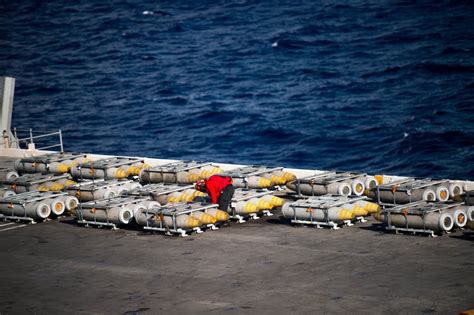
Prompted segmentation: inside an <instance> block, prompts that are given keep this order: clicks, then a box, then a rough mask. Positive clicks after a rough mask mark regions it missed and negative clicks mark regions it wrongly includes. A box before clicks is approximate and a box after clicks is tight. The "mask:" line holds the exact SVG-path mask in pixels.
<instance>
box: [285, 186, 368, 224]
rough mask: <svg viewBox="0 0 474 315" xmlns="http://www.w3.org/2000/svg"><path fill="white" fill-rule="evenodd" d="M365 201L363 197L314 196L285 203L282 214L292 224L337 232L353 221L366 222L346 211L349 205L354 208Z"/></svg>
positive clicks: (348, 210) (350, 211)
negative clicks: (328, 228) (327, 228)
mask: <svg viewBox="0 0 474 315" xmlns="http://www.w3.org/2000/svg"><path fill="white" fill-rule="evenodd" d="M366 200H367V198H366V197H363V196H339V195H328V196H314V197H310V198H307V199H300V200H297V201H296V202H292V203H286V204H285V205H284V206H283V208H282V213H283V216H284V217H285V218H286V219H290V221H291V223H292V224H296V225H310V226H314V227H316V228H323V227H330V228H331V229H333V230H338V229H339V228H340V227H341V226H343V225H346V226H352V225H353V222H355V221H360V222H366V220H365V218H364V217H360V216H356V215H355V214H354V213H353V211H352V210H350V209H346V207H347V208H348V207H349V205H350V206H354V205H356V204H357V203H358V202H361V201H362V202H365V201H366Z"/></svg>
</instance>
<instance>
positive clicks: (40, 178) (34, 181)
mask: <svg viewBox="0 0 474 315" xmlns="http://www.w3.org/2000/svg"><path fill="white" fill-rule="evenodd" d="M1 183H2V185H3V187H4V188H6V189H7V190H11V191H13V192H15V193H22V192H27V191H35V190H38V191H60V190H62V189H63V188H64V187H66V186H69V185H73V184H76V182H75V181H73V180H71V177H70V176H69V174H63V175H54V174H49V175H48V174H39V173H37V174H24V175H22V176H20V177H17V178H13V179H7V180H4V181H1Z"/></svg>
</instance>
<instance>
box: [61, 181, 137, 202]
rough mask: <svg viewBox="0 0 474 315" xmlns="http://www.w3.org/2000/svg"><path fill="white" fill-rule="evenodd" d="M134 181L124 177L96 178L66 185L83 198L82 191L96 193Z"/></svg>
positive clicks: (67, 189) (67, 188)
mask: <svg viewBox="0 0 474 315" xmlns="http://www.w3.org/2000/svg"><path fill="white" fill-rule="evenodd" d="M133 182H134V181H132V180H128V179H123V180H119V179H116V180H104V179H96V180H85V181H82V182H79V183H77V184H74V185H71V186H67V187H65V190H66V191H69V192H74V195H75V196H76V197H77V198H78V199H79V200H81V198H80V196H81V193H82V192H90V193H91V194H92V195H94V192H95V191H98V190H100V189H109V188H114V187H119V186H123V185H125V184H129V183H133Z"/></svg>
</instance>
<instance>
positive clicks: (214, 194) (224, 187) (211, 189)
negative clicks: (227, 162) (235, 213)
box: [195, 175, 234, 211]
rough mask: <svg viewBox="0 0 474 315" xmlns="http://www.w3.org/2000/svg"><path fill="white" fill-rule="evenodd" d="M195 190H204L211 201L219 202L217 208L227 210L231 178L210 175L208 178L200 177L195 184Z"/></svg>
mask: <svg viewBox="0 0 474 315" xmlns="http://www.w3.org/2000/svg"><path fill="white" fill-rule="evenodd" d="M195 188H196V190H199V191H202V192H205V193H207V194H208V195H209V197H211V202H212V203H217V204H219V210H222V211H228V209H229V205H230V202H231V200H232V196H233V195H234V186H233V185H232V178H230V177H227V176H220V175H212V176H211V177H209V179H207V180H206V179H201V180H200V181H198V182H197V183H196V185H195Z"/></svg>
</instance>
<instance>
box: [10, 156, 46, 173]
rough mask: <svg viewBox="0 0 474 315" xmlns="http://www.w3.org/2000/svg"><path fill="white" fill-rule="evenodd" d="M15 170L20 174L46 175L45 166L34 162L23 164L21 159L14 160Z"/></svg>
mask: <svg viewBox="0 0 474 315" xmlns="http://www.w3.org/2000/svg"><path fill="white" fill-rule="evenodd" d="M14 167H15V170H17V171H18V172H20V173H46V171H47V170H46V164H44V163H36V162H25V163H23V162H22V160H21V159H19V160H16V161H15V163H14Z"/></svg>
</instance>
